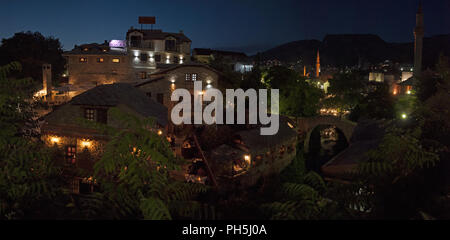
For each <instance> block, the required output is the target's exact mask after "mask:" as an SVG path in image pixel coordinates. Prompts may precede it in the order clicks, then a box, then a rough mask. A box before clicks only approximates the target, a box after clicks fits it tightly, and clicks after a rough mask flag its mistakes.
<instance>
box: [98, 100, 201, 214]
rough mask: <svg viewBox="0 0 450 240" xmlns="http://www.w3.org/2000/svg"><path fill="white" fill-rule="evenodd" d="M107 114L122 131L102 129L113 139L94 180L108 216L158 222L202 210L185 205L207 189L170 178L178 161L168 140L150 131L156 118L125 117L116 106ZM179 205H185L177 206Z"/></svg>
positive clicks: (99, 164)
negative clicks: (106, 206) (108, 210)
mask: <svg viewBox="0 0 450 240" xmlns="http://www.w3.org/2000/svg"><path fill="white" fill-rule="evenodd" d="M109 111H111V112H110V113H111V115H112V116H114V118H115V119H118V120H119V121H121V124H120V125H121V126H124V127H125V128H122V129H111V128H110V129H106V130H107V131H109V133H110V134H112V135H111V140H110V141H109V142H108V144H107V145H106V149H105V152H104V154H103V156H102V158H101V159H100V160H99V161H98V162H97V163H96V164H95V165H94V178H95V179H96V180H97V181H98V182H99V183H100V184H101V188H102V191H101V192H102V193H103V194H104V197H105V200H106V202H107V205H108V206H112V207H111V211H112V213H111V214H110V215H111V216H114V217H115V218H136V217H138V218H141V217H142V218H144V219H153V220H157V219H171V218H172V215H173V214H175V215H177V216H184V215H186V214H189V213H192V212H195V211H200V206H199V204H187V203H192V201H193V198H195V196H196V195H197V194H199V193H204V192H206V190H207V188H206V187H205V186H204V185H199V184H188V183H182V182H178V181H175V180H174V179H171V178H170V172H171V171H174V170H177V169H179V164H180V163H181V161H180V160H179V159H176V157H175V156H174V154H173V152H172V150H171V149H170V147H169V144H168V142H167V141H166V140H165V139H164V138H162V137H160V136H159V135H157V133H156V132H155V131H152V130H151V129H155V127H156V126H155V123H154V120H153V119H140V118H137V117H135V116H132V115H129V114H124V113H122V112H121V111H120V110H118V109H117V108H112V109H110V110H109ZM183 203H186V204H185V205H184V207H183V208H181V207H179V206H180V205H181V204H183ZM187 217H190V216H187Z"/></svg>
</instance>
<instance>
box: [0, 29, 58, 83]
mask: <svg viewBox="0 0 450 240" xmlns="http://www.w3.org/2000/svg"><path fill="white" fill-rule="evenodd" d="M62 53H63V50H62V47H61V43H60V42H59V40H58V39H56V38H53V37H44V36H43V35H42V34H41V33H39V32H34V33H33V32H19V33H16V34H14V36H13V37H11V38H7V39H3V40H2V45H1V46H0V65H4V64H7V63H9V62H12V61H17V62H20V63H21V65H22V71H21V72H17V73H15V74H16V75H17V76H16V77H19V78H23V77H31V78H32V79H33V80H34V81H39V83H40V82H41V81H42V64H44V63H50V64H51V65H52V79H53V81H55V82H56V81H57V80H58V79H59V78H60V76H61V74H62V73H63V71H64V66H65V59H64V57H63V56H62ZM56 83H57V82H56Z"/></svg>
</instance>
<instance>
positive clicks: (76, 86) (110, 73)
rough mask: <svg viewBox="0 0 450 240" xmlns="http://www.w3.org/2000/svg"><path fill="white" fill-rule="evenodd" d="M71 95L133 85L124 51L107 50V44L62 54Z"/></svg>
mask: <svg viewBox="0 0 450 240" xmlns="http://www.w3.org/2000/svg"><path fill="white" fill-rule="evenodd" d="M63 56H65V57H66V59H67V72H68V76H69V86H71V91H72V92H74V93H73V94H72V95H78V94H79V93H81V92H83V91H86V90H88V89H91V88H93V87H95V86H97V85H102V84H111V83H117V82H130V81H133V80H134V78H133V73H132V71H130V68H129V62H130V60H129V56H128V54H127V52H126V50H125V49H122V50H120V49H117V48H114V49H112V48H110V47H109V45H108V43H106V42H105V43H103V44H97V43H92V44H84V45H80V46H75V48H74V49H72V50H71V51H68V52H65V53H64V54H63Z"/></svg>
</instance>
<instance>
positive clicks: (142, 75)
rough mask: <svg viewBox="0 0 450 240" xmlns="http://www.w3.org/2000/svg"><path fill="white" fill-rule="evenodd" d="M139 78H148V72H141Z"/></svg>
mask: <svg viewBox="0 0 450 240" xmlns="http://www.w3.org/2000/svg"><path fill="white" fill-rule="evenodd" d="M139 78H140V79H146V78H147V73H146V72H140V73H139Z"/></svg>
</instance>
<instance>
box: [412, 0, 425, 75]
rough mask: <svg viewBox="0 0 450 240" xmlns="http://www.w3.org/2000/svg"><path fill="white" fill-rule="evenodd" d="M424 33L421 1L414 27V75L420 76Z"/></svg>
mask: <svg viewBox="0 0 450 240" xmlns="http://www.w3.org/2000/svg"><path fill="white" fill-rule="evenodd" d="M423 34H424V26H423V12H422V2H420V3H419V9H417V13H416V28H414V77H417V76H420V73H421V70H422V45H423Z"/></svg>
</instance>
